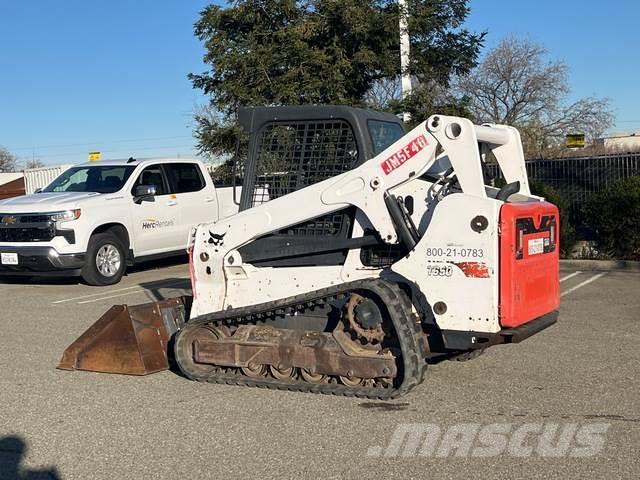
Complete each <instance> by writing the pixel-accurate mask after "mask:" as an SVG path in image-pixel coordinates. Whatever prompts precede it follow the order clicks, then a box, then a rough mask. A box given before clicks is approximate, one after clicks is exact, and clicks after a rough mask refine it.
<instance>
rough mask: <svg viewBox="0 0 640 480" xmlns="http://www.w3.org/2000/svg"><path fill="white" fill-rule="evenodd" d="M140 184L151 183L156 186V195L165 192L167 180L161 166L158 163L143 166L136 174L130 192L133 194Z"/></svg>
mask: <svg viewBox="0 0 640 480" xmlns="http://www.w3.org/2000/svg"><path fill="white" fill-rule="evenodd" d="M140 185H152V186H154V187H156V195H166V194H167V182H166V179H165V178H164V174H163V173H162V167H161V166H160V165H151V166H150V167H147V168H145V169H144V170H143V171H142V173H140V175H139V176H138V179H137V180H136V183H135V184H134V185H133V188H132V190H131V193H132V194H134V192H135V190H136V188H137V187H138V186H140Z"/></svg>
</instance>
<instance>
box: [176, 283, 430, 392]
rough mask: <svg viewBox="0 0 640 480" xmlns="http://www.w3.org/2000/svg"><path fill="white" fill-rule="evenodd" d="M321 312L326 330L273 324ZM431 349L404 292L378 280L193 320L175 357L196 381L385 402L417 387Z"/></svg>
mask: <svg viewBox="0 0 640 480" xmlns="http://www.w3.org/2000/svg"><path fill="white" fill-rule="evenodd" d="M327 307H329V308H327ZM316 310H319V311H321V312H329V315H328V317H329V318H328V322H327V325H328V327H327V328H325V329H324V330H325V331H320V330H301V329H291V328H278V327H275V326H274V325H278V324H279V323H280V324H281V323H282V319H283V318H285V317H294V318H295V317H296V316H299V315H303V314H305V313H306V312H314V311H316ZM336 312H337V315H336V314H335V313H336ZM326 330H329V331H326ZM426 351H427V347H426V339H425V337H424V334H423V332H422V329H421V327H420V323H419V320H418V319H417V317H416V316H415V314H414V313H413V312H412V310H411V305H410V304H409V302H408V300H407V298H406V296H405V295H404V293H403V292H402V291H401V290H400V289H399V288H398V287H397V286H396V285H393V284H390V283H387V282H385V281H384V280H380V279H375V280H360V281H356V282H351V283H346V284H342V285H338V286H336V287H331V288H325V289H322V290H318V291H315V292H311V293H308V294H303V295H296V296H294V297H289V298H286V299H281V300H277V301H274V302H269V303H263V304H260V305H254V306H250V307H244V308H237V309H230V310H225V311H222V312H216V313H213V314H208V315H203V316H200V317H197V318H193V319H191V320H190V321H189V322H188V324H187V325H186V326H185V327H184V328H183V329H182V330H181V331H180V333H179V334H178V337H177V339H176V345H175V358H176V362H177V363H178V366H179V367H180V369H181V370H182V372H183V373H184V374H185V375H186V376H187V377H189V378H191V379H193V380H198V381H204V382H212V383H227V384H234V385H249V386H257V387H265V388H276V389H283V390H295V391H309V392H318V393H327V394H334V395H349V396H358V397H369V398H380V399H382V398H394V397H397V396H400V395H403V394H404V393H406V392H407V391H409V390H410V389H411V388H412V387H413V386H415V385H417V384H418V383H420V381H421V379H422V375H423V370H424V368H425V362H424V355H426ZM421 353H423V354H421Z"/></svg>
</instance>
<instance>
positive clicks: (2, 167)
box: [0, 145, 18, 172]
mask: <svg viewBox="0 0 640 480" xmlns="http://www.w3.org/2000/svg"><path fill="white" fill-rule="evenodd" d="M17 168H18V162H17V159H16V157H15V156H14V155H13V154H11V153H10V152H9V150H7V149H6V148H4V147H3V146H2V145H0V172H15V171H16V169H17Z"/></svg>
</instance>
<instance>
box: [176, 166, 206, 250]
mask: <svg viewBox="0 0 640 480" xmlns="http://www.w3.org/2000/svg"><path fill="white" fill-rule="evenodd" d="M164 167H165V170H166V172H167V176H168V177H169V183H170V184H171V188H172V190H171V191H172V192H174V193H175V195H176V196H177V198H178V202H179V203H180V211H181V219H182V220H181V221H182V224H183V227H184V231H185V235H184V242H185V246H186V244H187V242H188V237H189V231H190V230H191V228H192V227H194V226H196V225H198V224H200V223H205V222H213V221H215V220H217V219H218V204H217V199H216V190H215V187H214V186H213V182H212V181H211V179H210V178H207V177H206V176H208V173H207V172H203V171H202V169H201V167H200V165H199V164H198V163H195V162H176V163H166V164H165V165H164ZM205 175H206V176H205Z"/></svg>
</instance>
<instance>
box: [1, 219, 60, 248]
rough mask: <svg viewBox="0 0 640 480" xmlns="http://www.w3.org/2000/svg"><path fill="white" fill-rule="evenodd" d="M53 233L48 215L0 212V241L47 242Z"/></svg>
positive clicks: (52, 225)
mask: <svg viewBox="0 0 640 480" xmlns="http://www.w3.org/2000/svg"><path fill="white" fill-rule="evenodd" d="M55 233H56V230H55V224H54V223H53V222H52V221H51V218H50V217H49V216H48V215H41V214H19V213H18V214H3V213H0V242H48V241H50V240H52V239H53V237H55Z"/></svg>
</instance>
